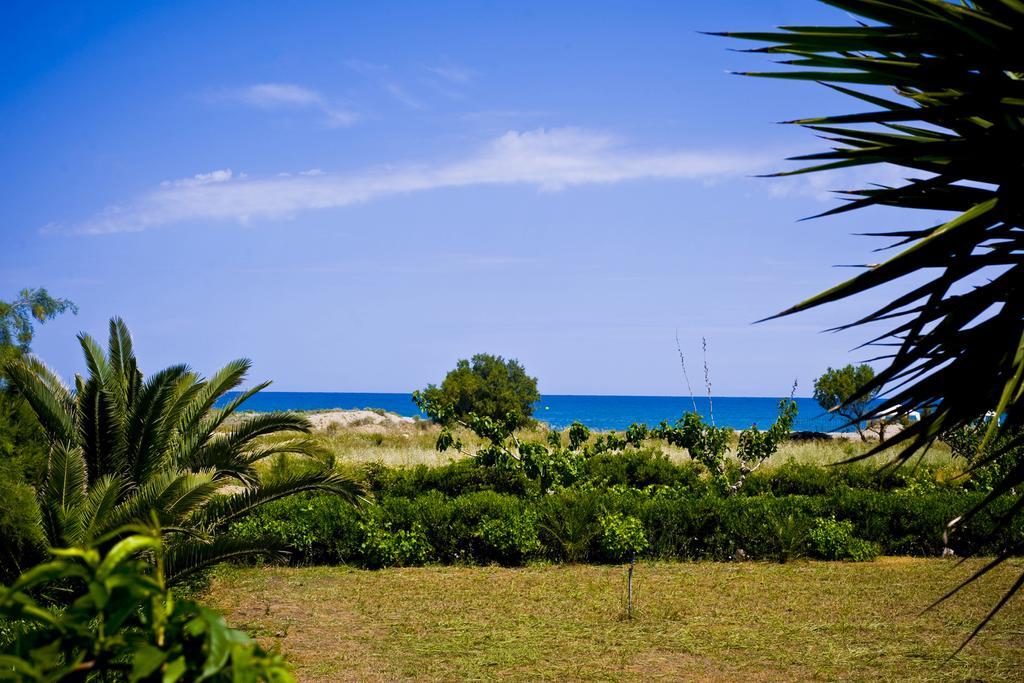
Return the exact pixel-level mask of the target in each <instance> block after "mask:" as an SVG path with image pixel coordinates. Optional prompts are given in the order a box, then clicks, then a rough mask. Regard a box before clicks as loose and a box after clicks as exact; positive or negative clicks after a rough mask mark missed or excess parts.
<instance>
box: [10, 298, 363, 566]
mask: <svg viewBox="0 0 1024 683" xmlns="http://www.w3.org/2000/svg"><path fill="white" fill-rule="evenodd" d="M78 339H79V342H80V343H81V346H82V350H83V351H84V353H85V362H86V367H87V368H88V375H87V376H86V377H82V376H76V377H75V388H74V390H71V389H69V388H68V387H66V386H65V385H64V384H63V382H62V381H61V380H60V378H59V377H57V375H55V374H54V373H53V372H52V371H50V370H49V369H48V368H47V367H46V366H45V365H44V364H43V363H42V362H40V361H39V360H38V359H36V358H34V357H31V356H27V357H23V358H20V359H18V360H15V361H12V362H10V363H8V365H7V368H6V370H7V374H8V376H9V377H10V381H11V382H12V383H13V384H14V385H15V386H16V387H17V388H18V390H19V391H20V392H21V394H22V395H23V396H24V397H25V399H26V400H27V401H28V402H29V404H30V405H31V406H32V408H33V410H34V411H35V413H36V415H38V417H39V421H40V422H41V423H42V425H43V429H44V430H45V431H46V434H47V436H48V439H49V443H50V451H49V464H48V470H47V475H46V479H45V482H44V483H43V485H42V486H41V487H40V488H39V490H38V493H37V498H38V503H39V508H40V511H41V513H42V515H41V517H42V524H43V527H44V528H43V531H44V533H45V537H46V539H47V541H48V544H49V545H50V546H51V547H67V546H82V545H88V544H90V543H92V542H93V541H94V540H95V539H97V538H100V537H103V536H105V535H107V534H108V533H109V532H111V531H112V530H115V529H118V528H120V527H123V526H124V525H127V524H133V523H147V522H148V521H149V520H150V517H151V515H152V514H154V513H155V514H156V515H157V519H158V521H159V524H160V526H161V527H162V528H163V535H164V545H165V553H166V555H165V556H166V571H167V577H168V580H170V581H172V582H174V581H177V580H180V579H181V578H183V577H185V576H187V575H188V574H190V573H192V572H194V571H196V570H198V569H201V568H203V567H206V566H208V565H211V564H214V563H217V562H220V561H222V560H224V559H228V558H232V557H238V556H242V555H250V554H259V553H268V552H274V551H275V549H272V548H267V547H266V546H265V545H258V544H254V543H244V542H241V541H239V540H237V539H234V538H232V537H230V536H228V535H226V534H225V531H226V529H227V527H228V525H229V524H230V523H231V522H232V521H234V520H237V519H239V518H241V517H243V516H244V515H246V514H247V513H248V512H250V511H251V510H252V509H254V508H255V507H257V506H259V505H261V504H263V503H266V502H269V501H272V500H276V499H278V498H282V497H284V496H289V495H293V494H296V493H300V492H303V491H329V492H333V493H336V494H339V495H342V496H345V497H348V498H350V499H353V500H355V499H356V498H357V497H358V496H359V495H360V493H361V489H360V487H359V485H358V483H357V482H356V481H355V480H353V479H352V478H350V477H348V476H346V475H343V474H340V473H338V472H337V471H335V470H334V469H333V468H332V467H331V466H330V463H329V461H328V459H325V458H323V457H321V455H320V454H319V453H318V451H317V449H316V445H315V443H314V442H313V441H312V440H310V439H309V438H308V437H307V436H306V435H307V434H308V432H309V431H310V425H309V422H308V421H307V420H306V419H305V418H304V417H302V416H300V415H297V414H294V413H287V412H275V413H263V414H257V415H252V416H239V415H235V413H236V411H237V410H238V408H239V407H240V406H241V405H242V404H243V403H244V402H245V401H246V399H248V398H250V397H251V396H253V395H254V394H255V393H257V392H259V391H261V390H262V389H264V388H266V387H267V385H268V384H269V382H265V383H263V384H259V385H257V386H255V387H253V388H251V389H249V390H247V391H243V392H241V393H239V394H237V395H236V396H234V397H232V398H231V399H230V400H226V403H224V405H223V406H222V407H219V408H218V407H215V406H217V404H218V402H219V401H220V400H221V399H223V398H225V395H226V394H227V393H228V392H230V391H232V390H233V389H235V388H236V387H238V386H239V385H240V384H241V383H242V382H243V380H244V379H245V376H246V373H247V371H248V370H249V367H250V362H249V361H248V360H236V361H233V362H231V363H229V364H228V365H227V366H225V367H224V368H223V369H222V370H220V371H218V372H217V373H216V374H214V375H213V376H212V377H210V378H209V379H202V378H200V377H199V376H198V375H196V374H195V373H194V372H192V371H191V370H189V368H188V367H187V366H185V365H175V366H172V367H169V368H166V369H164V370H161V371H159V372H157V373H154V374H153V375H151V376H150V377H149V378H145V379H144V378H143V376H142V373H141V372H140V371H139V369H138V364H137V362H136V359H135V355H134V353H133V350H132V340H131V335H130V334H129V332H128V328H127V327H126V326H125V324H124V322H123V321H122V320H121V319H120V318H114V319H112V320H111V321H110V341H109V345H108V350H107V352H106V353H104V352H103V349H102V348H101V347H100V346H99V344H97V343H96V341H95V340H94V339H93V338H92V337H90V336H89V335H86V334H80V335H79V336H78ZM282 434H284V435H286V436H288V435H290V438H283V439H282V438H275V439H268V437H280V436H281V435H282ZM279 453H289V454H297V455H301V456H306V457H309V458H312V459H313V460H312V463H313V464H312V466H310V467H308V468H305V469H304V470H302V471H300V472H297V473H293V474H290V475H288V476H284V477H281V478H278V479H274V480H271V481H266V482H264V481H261V479H260V476H259V474H258V472H257V471H256V468H255V465H256V463H258V462H259V461H261V460H264V459H265V458H269V457H271V456H274V455H276V454H279Z"/></svg>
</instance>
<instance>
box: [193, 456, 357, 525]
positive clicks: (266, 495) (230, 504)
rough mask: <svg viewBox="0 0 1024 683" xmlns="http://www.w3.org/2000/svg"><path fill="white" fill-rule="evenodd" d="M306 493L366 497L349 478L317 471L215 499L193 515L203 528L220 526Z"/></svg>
mask: <svg viewBox="0 0 1024 683" xmlns="http://www.w3.org/2000/svg"><path fill="white" fill-rule="evenodd" d="M307 491H323V492H326V493H333V494H336V495H339V496H342V497H343V498H345V499H347V500H350V501H352V502H356V501H358V500H360V499H361V498H363V497H364V496H365V495H366V491H365V489H364V488H363V486H362V484H361V483H360V482H359V481H357V480H356V479H355V478H354V477H352V476H351V475H348V474H344V473H341V472H336V471H332V470H327V469H316V470H310V471H307V472H301V473H298V474H292V475H290V476H288V477H286V478H283V479H279V480H276V481H272V482H269V483H266V484H262V485H260V486H254V487H249V488H247V489H245V490H244V491H241V492H239V493H232V494H229V495H225V496H221V497H218V498H215V499H213V500H212V501H210V503H209V504H208V505H207V506H206V507H205V508H203V509H202V511H200V512H199V513H198V514H197V515H196V519H197V520H198V521H199V522H201V523H202V524H203V525H205V526H209V527H223V526H225V525H226V524H228V523H229V522H231V521H233V520H235V519H238V518H239V517H242V516H244V515H246V514H248V513H249V512H250V511H251V510H253V509H255V508H257V507H259V506H260V505H263V504H265V503H269V502H270V501H272V500H277V499H279V498H284V497H286V496H291V495H295V494H297V493H303V492H307Z"/></svg>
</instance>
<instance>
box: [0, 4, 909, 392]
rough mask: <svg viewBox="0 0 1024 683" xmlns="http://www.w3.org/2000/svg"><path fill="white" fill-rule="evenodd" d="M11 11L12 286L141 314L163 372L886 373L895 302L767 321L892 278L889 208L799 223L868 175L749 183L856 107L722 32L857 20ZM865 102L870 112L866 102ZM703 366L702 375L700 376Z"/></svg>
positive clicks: (620, 10) (361, 387) (392, 387)
mask: <svg viewBox="0 0 1024 683" xmlns="http://www.w3.org/2000/svg"><path fill="white" fill-rule="evenodd" d="M36 5H37V3H17V2H15V3H5V5H4V8H3V9H2V10H0V12H2V13H3V15H4V16H3V18H4V21H3V22H2V26H0V33H2V35H0V60H2V63H3V64H4V68H3V76H2V81H0V118H2V120H3V122H4V125H3V126H2V127H0V144H2V147H3V149H4V154H3V156H2V158H0V172H2V175H3V178H4V182H3V184H2V185H0V201H2V205H3V219H4V220H3V222H2V223H0V230H2V244H3V249H2V251H0V298H9V297H10V296H12V295H13V294H14V293H15V291H16V290H18V289H20V288H22V287H26V286H45V287H47V288H49V289H50V291H51V293H54V294H56V295H60V296H66V297H69V298H71V299H73V300H74V301H75V302H76V303H77V304H78V305H79V307H80V313H79V315H78V316H75V317H70V316H66V317H64V318H62V319H60V320H57V321H54V322H52V323H49V324H47V325H46V326H45V327H42V328H40V329H39V333H38V337H37V341H36V344H35V350H36V351H37V353H38V354H39V355H40V356H42V357H43V358H44V359H45V360H46V361H47V362H48V363H50V364H51V365H52V366H53V367H55V368H56V369H57V370H58V371H59V372H61V373H62V374H64V375H65V376H70V375H71V374H73V373H74V372H76V371H79V370H80V369H81V361H80V358H79V352H78V349H77V344H76V342H75V340H74V334H75V333H76V332H78V331H79V330H85V331H88V332H90V333H92V334H94V335H97V336H103V335H104V333H105V329H106V325H105V321H106V320H107V319H108V318H109V317H110V316H111V315H115V314H116V315H121V316H122V317H124V318H125V319H126V321H127V322H128V324H129V326H130V327H131V329H132V331H133V334H134V336H135V340H136V347H137V350H138V352H139V355H140V359H141V361H142V363H143V365H144V369H146V370H149V371H152V370H154V369H156V368H159V367H162V366H164V365H168V364H170V363H174V362H182V361H186V362H189V363H190V364H192V365H193V366H194V367H195V368H197V369H198V370H200V371H201V372H204V373H209V372H212V371H213V370H215V369H216V368H217V367H219V366H220V365H221V364H223V363H224V362H226V361H228V360H230V359H232V358H235V357H239V356H245V357H249V358H252V359H253V362H254V373H253V378H254V379H264V378H270V379H273V380H275V384H274V388H275V389H280V390H325V391H331V390H336V391H407V390H411V389H414V388H417V387H421V386H423V385H424V384H426V383H427V382H431V381H438V380H439V379H440V378H441V377H442V376H443V374H444V372H445V371H446V370H447V369H448V368H450V367H451V366H453V365H454V363H455V360H456V359H458V358H462V357H467V356H469V355H471V354H473V353H475V352H478V351H487V352H492V353H500V354H503V355H506V356H511V357H517V358H519V359H520V360H522V361H523V363H524V364H525V365H526V367H527V369H528V370H529V371H530V372H531V373H532V374H535V375H537V376H538V378H539V380H540V388H541V390H542V392H547V393H584V394H588V393H601V394H678V393H682V391H683V385H682V378H681V374H680V371H679V363H678V355H677V351H676V346H675V335H676V333H677V332H678V335H679V338H680V341H681V343H682V346H683V351H684V352H685V354H686V355H687V359H688V363H689V364H690V366H691V368H698V367H699V365H700V362H701V361H700V339H701V337H702V336H706V337H707V338H708V343H709V349H710V356H709V363H710V366H711V377H712V382H713V385H714V390H715V393H718V394H725V395H782V394H786V393H788V390H789V387H790V385H791V383H792V381H793V380H794V378H796V379H798V380H799V381H800V384H801V387H802V388H801V390H800V391H799V393H800V394H804V395H806V394H808V393H809V391H810V386H811V382H812V380H813V378H814V376H816V374H819V373H820V372H821V371H822V370H823V369H824V368H825V367H826V366H828V365H836V364H843V363H846V362H850V361H857V360H860V359H863V358H865V357H867V356H869V355H871V354H870V353H867V352H864V351H856V352H851V349H852V348H853V347H855V346H856V345H857V344H858V343H859V342H861V341H863V340H864V338H865V335H866V333H865V332H863V331H860V332H848V333H843V334H822V333H821V332H820V330H822V329H824V328H826V327H829V326H831V325H835V324H838V323H841V322H844V321H847V320H848V319H850V318H851V316H853V315H856V314H857V313H863V312H866V311H867V310H868V308H869V307H870V306H871V305H872V304H877V303H878V302H879V301H880V300H882V299H883V298H884V297H885V295H886V292H884V291H881V292H878V293H874V294H872V295H871V296H868V297H866V298H863V299H861V300H859V301H857V302H853V303H848V304H846V303H844V304H841V305H836V306H832V307H829V308H826V309H824V310H822V311H819V312H812V313H808V314H804V315H801V316H796V317H792V318H787V319H785V320H781V321H774V322H769V323H764V324H760V325H753V324H751V323H752V322H753V321H755V320H757V319H759V318H762V317H764V316H766V315H769V314H771V313H773V312H776V311H778V310H780V309H782V308H784V307H786V306H787V305H789V304H791V303H794V302H796V301H798V300H800V299H802V298H804V297H805V296H807V295H810V294H813V293H815V292H816V291H818V290H820V289H822V288H824V287H826V286H828V285H829V284H831V283H833V282H834V281H836V280H837V279H838V278H840V277H845V276H847V275H849V274H850V271H849V270H841V269H840V270H837V269H836V268H835V267H833V266H834V265H836V264H851V263H853V264H855V263H865V262H870V261H872V260H877V257H876V256H874V255H872V254H871V249H872V248H874V247H876V246H879V244H878V243H877V242H874V241H872V240H871V239H866V238H862V237H854V236H851V233H856V232H864V231H869V230H877V229H880V228H887V227H891V225H889V224H888V223H887V219H888V218H889V215H887V214H886V213H883V212H875V213H866V214H859V215H850V216H846V217H843V218H835V219H825V220H820V221H809V222H803V223H798V222H797V219H799V218H801V217H804V216H807V215H810V214H814V213H818V212H820V211H822V210H824V209H826V208H828V207H829V206H830V205H831V204H832V203H833V202H834V201H835V200H833V199H830V198H829V197H828V196H827V193H826V190H827V189H829V188H832V187H841V188H842V187H848V186H851V185H856V184H859V183H863V182H865V181H866V180H868V179H869V177H868V176H866V175H865V174H864V173H863V172H858V173H847V174H845V175H843V176H832V177H822V178H808V177H800V178H794V179H790V180H774V179H758V178H752V177H751V176H752V175H754V174H757V173H762V172H765V171H771V170H776V169H779V168H785V167H786V166H785V164H783V163H782V161H781V160H782V158H783V157H785V156H786V155H790V154H794V153H801V152H808V151H812V150H815V149H817V148H818V145H817V143H816V141H815V139H814V138H813V137H812V136H811V135H810V133H808V132H805V131H800V130H799V129H796V128H793V127H789V126H779V125H775V124H774V123H773V122H775V121H780V120H786V119H792V118H797V117H801V116H811V115H818V114H823V113H828V112H834V111H845V110H846V109H848V108H849V107H850V106H851V103H850V102H846V101H844V100H843V99H842V98H841V97H839V96H838V95H835V94H832V93H830V92H828V91H826V90H825V89H823V88H820V87H816V86H814V85H809V84H797V83H786V82H777V81H761V80H758V79H749V78H740V77H737V76H732V75H728V74H727V71H728V70H730V69H750V68H764V67H766V66H768V64H767V60H764V59H758V58H756V57H752V56H750V55H746V54H742V53H738V52H733V51H730V50H729V48H730V47H742V46H741V45H738V44H737V45H730V44H729V42H728V41H725V40H723V39H720V38H713V37H708V36H704V35H700V34H699V33H698V31H702V30H744V29H758V30H759V29H765V28H770V27H772V26H775V25H785V24H800V23H816V22H822V21H839V22H847V21H848V19H847V18H845V17H844V16H843V15H842V14H839V13H837V12H835V11H832V10H829V9H828V8H825V7H823V6H821V5H820V4H819V3H816V2H812V1H811V0H792V1H764V0H759V1H757V2H739V1H733V2H723V3H702V4H696V3H678V2H664V3H589V2H588V3H528V2H516V3H504V4H498V3H468V2H467V3H411V2H410V3H363V4H361V5H356V3H337V2H320V3H315V2H307V3H301V4H286V3H273V2H219V3H201V2H181V3H161V4H157V3H120V4H118V3H102V4H101V3H66V4H64V3H48V4H47V5H46V6H45V7H38V6H36ZM852 106H856V105H855V104H854V105H852ZM694 374H697V373H696V372H692V373H691V379H693V378H694V377H693V375H694Z"/></svg>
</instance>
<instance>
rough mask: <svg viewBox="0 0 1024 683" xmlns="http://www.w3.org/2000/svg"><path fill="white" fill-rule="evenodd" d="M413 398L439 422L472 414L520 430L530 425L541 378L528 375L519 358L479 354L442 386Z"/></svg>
mask: <svg viewBox="0 0 1024 683" xmlns="http://www.w3.org/2000/svg"><path fill="white" fill-rule="evenodd" d="M413 398H414V400H416V402H417V404H418V405H419V406H420V407H421V408H422V409H423V410H424V412H426V413H427V414H428V415H430V417H431V418H433V419H435V420H437V421H438V422H442V423H451V422H452V421H456V420H464V419H465V418H466V417H468V416H469V415H471V414H472V415H475V416H477V417H486V418H490V419H492V420H496V421H500V422H504V423H506V426H507V427H508V428H509V429H518V428H519V427H522V426H525V425H526V424H529V422H530V420H531V416H532V415H533V405H534V404H535V403H536V402H537V401H539V400H540V393H538V391H537V378H536V377H530V376H529V375H527V374H526V369H525V368H524V367H523V365H522V364H521V363H520V362H519V361H517V360H514V359H510V360H505V359H504V358H502V357H501V356H493V355H491V354H489V353H478V354H476V355H475V356H473V358H472V359H471V360H460V361H459V362H458V363H457V364H456V366H455V369H454V370H452V371H451V372H449V373H448V374H447V376H445V378H444V381H443V382H441V386H437V385H434V384H431V385H429V386H428V387H427V388H426V389H424V390H423V391H422V392H416V393H415V394H414V395H413Z"/></svg>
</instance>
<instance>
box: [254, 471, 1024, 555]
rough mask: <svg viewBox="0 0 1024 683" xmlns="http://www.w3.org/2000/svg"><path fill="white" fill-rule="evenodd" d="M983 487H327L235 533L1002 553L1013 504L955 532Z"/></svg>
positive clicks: (302, 539) (453, 549)
mask: <svg viewBox="0 0 1024 683" xmlns="http://www.w3.org/2000/svg"><path fill="white" fill-rule="evenodd" d="M982 496H984V494H983V493H981V492H973V491H964V490H962V489H942V488H938V489H924V488H917V489H915V488H913V487H910V488H906V489H897V490H890V491H887V490H880V491H874V490H866V489H852V488H849V487H839V486H837V487H835V488H834V490H833V491H832V492H831V493H828V494H824V495H798V494H792V495H773V494H770V493H766V494H764V495H759V496H748V495H736V496H721V495H718V494H716V493H709V492H704V493H700V494H693V493H691V492H690V491H687V490H686V489H677V488H667V487H657V486H653V487H649V488H648V489H644V490H638V489H630V488H625V487H621V488H610V489H593V488H571V489H563V490H560V491H557V492H554V493H551V494H549V495H543V496H535V497H521V496H513V495H509V494H503V493H498V492H496V491H475V492H472V493H466V494H463V495H459V496H447V495H445V494H443V493H441V492H440V491H437V490H432V491H428V492H427V493H424V494H422V495H418V496H415V497H406V496H389V497H384V498H381V499H378V501H377V503H376V504H375V505H371V506H367V507H366V508H364V509H362V510H354V509H353V508H352V507H351V506H348V505H345V504H344V503H343V501H341V500H340V499H338V498H334V497H332V496H328V495H316V496H309V497H306V498H301V499H286V500H282V501H277V502H275V503H272V504H270V505H267V506H265V507H264V508H263V509H261V510H258V511H257V512H256V513H255V514H254V515H252V516H250V517H249V518H247V519H246V520H244V521H242V522H239V523H238V524H236V525H235V527H234V533H236V534H240V535H243V536H245V537H246V538H248V539H249V540H253V539H265V542H267V543H273V544H276V545H281V546H290V547H291V549H292V555H291V561H292V562H293V563H297V564H311V563H327V564H334V563H352V564H356V565H359V566H364V567H383V566H395V565H411V564H422V563H445V564H450V563H467V564H491V563H496V564H502V565H510V566H511V565H519V564H523V563H525V562H529V561H530V560H533V559H547V560H551V561H556V562H562V561H567V562H582V561H588V560H597V561H609V562H617V561H622V560H624V559H628V555H629V554H630V553H631V552H632V550H631V549H635V550H636V552H638V553H639V554H640V555H642V556H645V557H651V558H661V559H679V560H697V559H711V560H729V559H735V558H739V557H747V558H751V559H767V560H779V561H786V560H789V559H792V558H795V557H800V556H803V555H811V556H814V557H820V558H826V559H865V558H867V557H873V556H875V555H877V554H879V553H884V554H888V555H918V556H936V555H940V554H942V553H943V550H944V548H946V547H949V548H950V549H952V550H953V551H954V552H956V554H958V555H964V554H968V553H981V554H993V553H996V552H998V551H1000V550H1001V549H1002V548H1004V547H1007V546H1009V545H1010V544H1012V543H1015V542H1020V540H1021V539H1024V527H1022V525H1021V523H1019V522H1018V523H1016V524H1015V525H1011V526H1008V527H1006V528H1003V529H1001V530H1000V531H999V533H998V535H993V532H994V531H995V530H996V529H997V528H998V522H999V516H1000V515H1001V514H1003V513H1004V512H1005V511H1006V510H1008V509H1009V507H1010V505H1011V503H1012V501H1010V500H1008V499H1007V500H1002V501H998V502H997V503H996V504H995V505H994V506H992V507H991V508H990V509H989V510H987V511H985V512H983V513H981V514H979V515H978V516H977V517H976V518H975V519H974V520H972V522H971V524H970V525H968V526H966V527H964V528H961V529H959V530H958V532H957V533H956V534H955V535H953V536H951V537H949V538H946V537H945V531H946V524H947V523H948V522H949V520H951V519H953V518H955V517H957V516H959V515H961V514H963V513H964V512H965V511H967V510H968V509H970V508H971V507H973V506H974V505H976V504H977V503H978V502H979V501H980V500H981V498H982ZM821 520H826V522H822V521H821ZM992 539H994V540H992Z"/></svg>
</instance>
